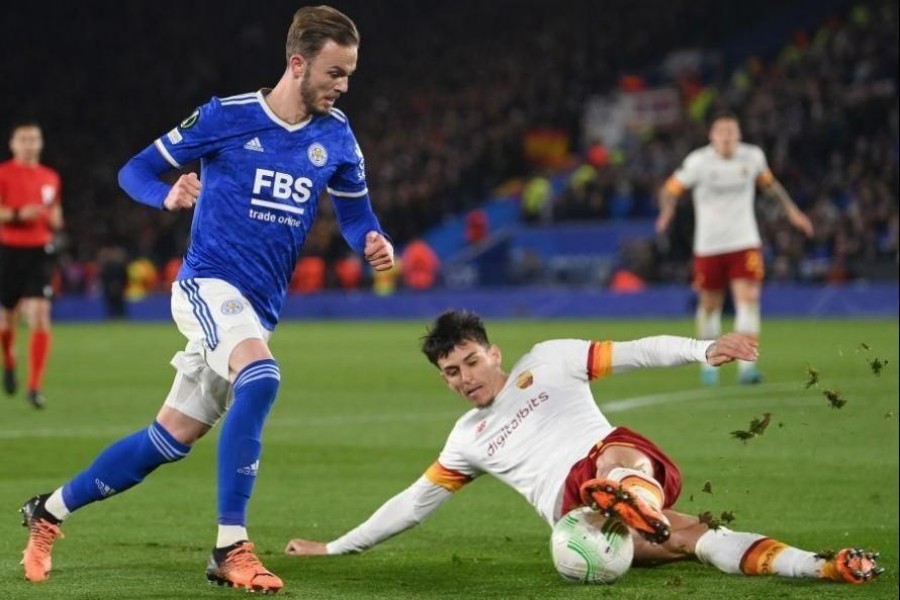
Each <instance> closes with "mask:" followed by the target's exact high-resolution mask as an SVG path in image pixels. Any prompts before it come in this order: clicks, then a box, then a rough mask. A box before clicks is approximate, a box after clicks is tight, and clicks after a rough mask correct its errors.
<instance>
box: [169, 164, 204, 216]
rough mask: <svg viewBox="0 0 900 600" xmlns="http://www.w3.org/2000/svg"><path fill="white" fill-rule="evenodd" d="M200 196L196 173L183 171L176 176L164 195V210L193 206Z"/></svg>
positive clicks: (198, 180)
mask: <svg viewBox="0 0 900 600" xmlns="http://www.w3.org/2000/svg"><path fill="white" fill-rule="evenodd" d="M199 196H200V179H199V178H197V174H196V173H185V174H184V175H182V176H181V177H179V178H178V181H176V182H175V185H173V186H172V189H170V190H169V193H168V194H167V195H166V199H165V201H163V206H164V207H165V208H166V210H183V209H186V208H194V205H195V204H197V198H198V197H199Z"/></svg>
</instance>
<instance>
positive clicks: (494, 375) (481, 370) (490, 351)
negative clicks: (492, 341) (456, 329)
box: [438, 340, 506, 407]
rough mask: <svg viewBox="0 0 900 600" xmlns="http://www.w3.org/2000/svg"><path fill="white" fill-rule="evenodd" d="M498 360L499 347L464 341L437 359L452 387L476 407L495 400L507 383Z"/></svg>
mask: <svg viewBox="0 0 900 600" xmlns="http://www.w3.org/2000/svg"><path fill="white" fill-rule="evenodd" d="M500 363H501V356H500V348H498V347H497V346H489V347H487V348H485V347H484V346H482V345H481V344H479V343H477V342H473V341H471V340H466V341H465V342H463V343H461V344H460V345H458V346H456V347H455V348H454V349H453V351H452V352H450V354H448V355H447V356H445V357H443V358H439V359H438V368H439V369H440V370H441V376H442V377H443V378H444V382H445V383H446V384H447V386H448V387H449V388H450V389H451V390H453V391H454V392H456V393H457V394H459V395H460V396H462V397H463V398H465V399H466V400H468V401H469V402H471V403H472V404H474V405H475V406H478V407H483V406H489V405H490V404H491V402H493V401H494V398H496V397H497V394H499V393H500V390H501V389H503V385H504V384H505V383H506V375H505V374H504V373H503V370H502V368H501V366H500Z"/></svg>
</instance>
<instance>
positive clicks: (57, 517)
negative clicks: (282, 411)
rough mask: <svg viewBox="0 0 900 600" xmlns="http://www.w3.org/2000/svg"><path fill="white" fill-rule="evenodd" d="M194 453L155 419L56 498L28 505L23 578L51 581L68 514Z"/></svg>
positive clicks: (112, 447) (113, 448)
mask: <svg viewBox="0 0 900 600" xmlns="http://www.w3.org/2000/svg"><path fill="white" fill-rule="evenodd" d="M190 449H191V447H190V446H188V445H187V444H182V443H181V442H179V441H178V440H177V439H175V438H174V437H173V436H172V434H170V433H169V432H168V431H167V430H166V429H165V428H164V427H163V426H162V425H160V424H159V422H157V421H154V422H153V424H152V425H150V427H147V428H146V429H142V430H141V431H138V432H136V433H133V434H131V435H130V436H128V437H125V438H122V439H121V440H119V441H118V442H115V443H114V444H112V445H110V446H109V447H107V448H106V449H105V450H103V452H101V453H100V454H99V455H98V456H97V458H95V459H94V462H93V463H92V464H91V465H90V466H89V467H88V468H87V469H85V470H84V471H82V472H81V473H79V474H78V475H76V476H75V477H74V478H73V479H72V480H71V481H69V482H68V483H67V484H65V485H64V486H63V487H61V488H58V489H57V490H55V491H54V492H53V493H52V494H46V495H42V496H36V497H34V498H32V499H31V500H29V501H28V502H26V503H25V504H24V506H22V509H21V510H22V516H23V519H24V525H25V526H27V527H28V530H29V536H28V545H27V546H26V547H25V553H24V554H25V555H24V558H23V560H22V565H23V566H24V567H25V578H26V579H28V580H30V581H43V580H45V579H47V578H48V577H49V573H50V554H51V552H52V550H53V541H54V540H56V539H57V538H58V537H61V536H62V534H61V532H60V530H59V526H60V524H61V523H62V521H63V520H65V519H66V518H67V517H68V516H69V514H70V513H72V512H74V511H76V510H78V509H79V508H81V507H82V506H85V505H87V504H90V503H92V502H97V501H99V500H104V499H106V498H108V497H110V496H112V495H114V494H118V493H121V492H124V491H125V490H127V489H129V488H131V487H133V486H135V485H137V484H138V483H140V482H141V481H143V480H144V478H145V477H146V476H147V475H149V474H150V473H152V472H153V471H154V470H155V469H156V468H157V467H159V466H160V465H162V464H165V463H168V462H175V461H177V460H181V459H182V458H184V457H185V456H186V455H187V454H188V452H190Z"/></svg>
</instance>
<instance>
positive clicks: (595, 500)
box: [581, 479, 671, 544]
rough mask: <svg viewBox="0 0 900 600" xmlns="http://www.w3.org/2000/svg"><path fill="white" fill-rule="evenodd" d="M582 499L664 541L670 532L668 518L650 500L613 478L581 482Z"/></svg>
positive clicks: (599, 510) (651, 537) (650, 536)
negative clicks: (629, 489)
mask: <svg viewBox="0 0 900 600" xmlns="http://www.w3.org/2000/svg"><path fill="white" fill-rule="evenodd" d="M581 500H582V502H584V503H585V504H586V505H588V506H590V507H591V508H592V509H594V510H596V511H598V512H601V513H603V514H604V516H606V517H613V516H615V517H619V519H620V520H621V521H622V522H623V523H625V525H627V526H628V527H631V528H632V529H634V530H635V531H637V532H638V533H640V534H641V535H642V536H643V537H644V538H646V539H647V540H649V541H651V542H653V543H654V544H662V543H663V542H665V541H666V540H667V539H669V535H671V531H670V528H669V519H667V518H666V516H665V515H664V514H663V513H662V511H661V510H657V509H656V508H655V507H654V506H652V505H651V504H650V503H649V502H647V501H646V500H644V499H643V498H640V497H639V496H637V495H635V494H633V493H631V492H629V491H628V490H627V489H625V488H623V487H622V485H621V484H620V483H619V482H618V481H614V480H612V479H590V480H588V481H585V482H584V483H583V484H582V485H581Z"/></svg>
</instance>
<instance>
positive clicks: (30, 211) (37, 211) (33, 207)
mask: <svg viewBox="0 0 900 600" xmlns="http://www.w3.org/2000/svg"><path fill="white" fill-rule="evenodd" d="M46 214H47V209H46V208H44V207H43V206H41V205H40V204H26V205H25V206H23V207H22V208H20V209H19V212H18V216H19V221H21V222H23V223H30V222H32V221H36V220H38V219H39V218H41V217H43V216H44V215H46Z"/></svg>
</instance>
